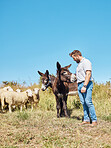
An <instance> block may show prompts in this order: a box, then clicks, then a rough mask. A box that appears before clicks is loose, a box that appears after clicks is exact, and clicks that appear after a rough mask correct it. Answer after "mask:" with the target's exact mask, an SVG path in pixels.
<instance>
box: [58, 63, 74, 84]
mask: <svg viewBox="0 0 111 148" xmlns="http://www.w3.org/2000/svg"><path fill="white" fill-rule="evenodd" d="M70 66H71V64H70V65H68V66H65V67H61V65H60V64H59V62H57V76H59V77H60V79H61V81H63V82H70V77H71V74H72V73H71V72H70V71H69V70H68V68H69V67H70Z"/></svg>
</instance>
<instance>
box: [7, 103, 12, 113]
mask: <svg viewBox="0 0 111 148" xmlns="http://www.w3.org/2000/svg"><path fill="white" fill-rule="evenodd" d="M11 106H12V105H11V104H9V105H8V107H9V112H10V113H12V109H11Z"/></svg>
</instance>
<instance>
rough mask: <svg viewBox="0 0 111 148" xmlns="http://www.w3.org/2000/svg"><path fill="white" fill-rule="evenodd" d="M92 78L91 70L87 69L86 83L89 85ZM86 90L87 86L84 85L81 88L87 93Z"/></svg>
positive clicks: (82, 91)
mask: <svg viewBox="0 0 111 148" xmlns="http://www.w3.org/2000/svg"><path fill="white" fill-rule="evenodd" d="M90 78H91V70H87V71H86V76H85V82H84V85H85V86H87V85H88V83H89V81H90ZM85 92H86V87H84V86H83V87H82V88H81V93H85Z"/></svg>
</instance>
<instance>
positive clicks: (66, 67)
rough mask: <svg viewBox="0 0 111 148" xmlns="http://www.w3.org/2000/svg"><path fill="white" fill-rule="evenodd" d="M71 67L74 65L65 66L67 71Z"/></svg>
mask: <svg viewBox="0 0 111 148" xmlns="http://www.w3.org/2000/svg"><path fill="white" fill-rule="evenodd" d="M71 65H72V64H70V65H68V66H65V67H64V68H65V69H68V68H69V67H71Z"/></svg>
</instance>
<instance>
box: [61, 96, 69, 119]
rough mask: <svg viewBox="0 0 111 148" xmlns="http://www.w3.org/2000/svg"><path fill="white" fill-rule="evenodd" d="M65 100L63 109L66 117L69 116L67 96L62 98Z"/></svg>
mask: <svg viewBox="0 0 111 148" xmlns="http://www.w3.org/2000/svg"><path fill="white" fill-rule="evenodd" d="M62 102H63V110H64V114H65V116H66V117H69V116H68V114H67V96H64V97H63V99H62Z"/></svg>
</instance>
